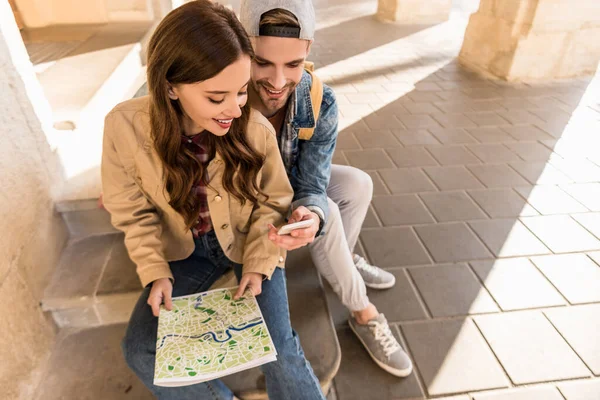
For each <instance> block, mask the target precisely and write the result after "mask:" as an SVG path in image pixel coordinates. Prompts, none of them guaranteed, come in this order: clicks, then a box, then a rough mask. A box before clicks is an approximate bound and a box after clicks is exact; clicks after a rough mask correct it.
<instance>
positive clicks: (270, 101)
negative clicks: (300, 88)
mask: <svg viewBox="0 0 600 400" xmlns="http://www.w3.org/2000/svg"><path fill="white" fill-rule="evenodd" d="M252 86H253V88H254V91H255V92H256V93H258V97H259V98H260V101H261V102H262V103H263V106H264V107H265V108H266V109H267V110H268V112H269V115H273V114H275V113H276V112H277V111H279V110H280V109H282V108H283V107H285V105H286V104H287V101H288V100H289V98H290V96H291V95H292V92H293V90H294V89H295V87H296V86H297V83H295V82H288V83H287V84H286V85H285V86H284V88H283V89H282V91H283V95H282V96H281V97H279V98H272V96H270V94H269V93H268V92H267V90H266V89H271V90H273V87H272V86H271V85H269V84H268V83H266V81H265V80H260V81H257V82H256V83H253V85H252Z"/></svg>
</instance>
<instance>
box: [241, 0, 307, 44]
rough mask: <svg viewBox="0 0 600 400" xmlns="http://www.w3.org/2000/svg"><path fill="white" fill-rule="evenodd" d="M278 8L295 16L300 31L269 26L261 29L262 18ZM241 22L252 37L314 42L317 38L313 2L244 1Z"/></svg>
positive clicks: (301, 0) (297, 0)
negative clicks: (296, 39) (286, 38)
mask: <svg viewBox="0 0 600 400" xmlns="http://www.w3.org/2000/svg"><path fill="white" fill-rule="evenodd" d="M276 8H281V9H283V10H287V11H289V12H291V13H292V14H294V16H295V17H296V18H297V19H298V23H299V25H300V29H298V28H291V27H286V26H268V27H263V29H260V20H261V18H262V16H263V15H264V14H265V13H267V12H269V11H271V10H273V9H276ZM240 21H241V22H242V25H243V26H244V28H245V29H246V32H247V33H248V36H250V37H252V36H278V37H291V38H298V39H305V40H313V39H314V37H315V10H314V8H313V4H312V0H242V7H241V11H240Z"/></svg>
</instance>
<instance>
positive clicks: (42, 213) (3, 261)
mask: <svg viewBox="0 0 600 400" xmlns="http://www.w3.org/2000/svg"><path fill="white" fill-rule="evenodd" d="M0 93H2V95H1V96H0V182H2V183H1V186H2V194H0V232H2V235H1V236H0V298H1V299H3V300H4V304H3V307H0V321H2V322H1V324H2V327H1V328H0V330H1V331H2V340H1V341H0V360H1V361H0V387H1V388H2V389H1V390H2V395H1V396H2V398H6V399H33V398H34V390H35V388H36V386H37V384H38V383H39V381H40V379H41V378H42V372H43V367H44V363H45V362H46V360H47V359H48V355H49V354H50V351H51V349H52V346H53V344H54V339H55V329H54V324H53V323H52V321H50V320H49V319H48V318H47V317H46V316H45V315H44V313H43V312H42V310H41V309H40V306H39V302H40V300H41V298H42V294H43V291H44V288H45V286H46V285H47V284H48V282H49V280H50V278H51V276H52V273H53V271H54V268H55V266H56V264H57V262H58V260H59V257H60V254H61V251H62V248H63V246H64V243H65V241H66V239H67V231H66V229H65V226H64V223H63V222H62V220H61V218H60V216H59V215H58V214H57V213H56V212H55V211H54V204H53V201H52V195H51V192H52V190H53V188H54V187H57V186H59V185H61V184H62V182H63V177H62V171H61V166H60V163H59V160H58V159H57V155H56V154H55V153H54V152H53V151H52V149H51V148H50V146H49V144H48V142H47V140H46V137H45V134H44V131H43V127H44V125H46V126H48V125H49V124H48V123H46V124H44V125H43V124H42V121H41V119H43V118H45V117H48V116H49V114H48V111H49V110H50V108H49V107H48V106H47V103H46V104H41V103H45V101H44V100H43V91H42V89H41V87H40V85H39V83H37V78H36V76H35V72H34V70H33V66H32V65H31V62H30V61H29V55H28V54H27V51H26V50H25V45H24V44H23V40H22V39H21V35H20V33H19V29H18V28H17V24H16V22H15V19H14V17H13V14H12V12H11V9H10V6H9V4H8V2H6V1H0ZM55 185H56V186H55Z"/></svg>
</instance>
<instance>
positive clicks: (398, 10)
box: [376, 0, 452, 24]
mask: <svg viewBox="0 0 600 400" xmlns="http://www.w3.org/2000/svg"><path fill="white" fill-rule="evenodd" d="M451 8H452V0H378V2H377V14H376V17H377V19H379V20H380V21H383V22H399V23H406V24H435V23H439V22H444V21H446V20H447V19H448V17H449V15H450V9H451Z"/></svg>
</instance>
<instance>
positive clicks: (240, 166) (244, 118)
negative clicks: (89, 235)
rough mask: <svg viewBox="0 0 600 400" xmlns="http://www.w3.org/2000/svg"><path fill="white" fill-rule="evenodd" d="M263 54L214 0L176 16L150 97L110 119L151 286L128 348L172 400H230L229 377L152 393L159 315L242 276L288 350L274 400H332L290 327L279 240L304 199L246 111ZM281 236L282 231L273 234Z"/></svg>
mask: <svg viewBox="0 0 600 400" xmlns="http://www.w3.org/2000/svg"><path fill="white" fill-rule="evenodd" d="M251 57H252V47H251V44H250V41H249V39H248V37H247V36H246V33H245V32H244V29H243V28H242V26H241V25H240V23H239V22H238V20H237V18H236V16H235V14H234V13H233V12H231V11H229V10H227V9H226V8H224V7H222V6H220V5H218V4H216V3H212V2H211V1H209V0H197V1H192V2H190V3H187V4H185V5H183V6H181V7H179V8H177V9H176V10H174V11H172V12H171V13H170V14H169V15H167V17H166V18H165V19H164V20H163V21H162V22H161V23H160V25H159V26H158V28H157V30H156V32H155V33H154V35H153V36H152V39H151V40H150V45H149V49H148V88H149V96H145V97H141V98H137V99H133V100H130V101H127V102H125V103H122V104H120V105H118V106H117V107H115V109H114V110H112V111H111V112H110V113H109V114H108V116H107V117H106V124H105V135H104V146H103V157H102V183H103V190H104V199H103V200H104V206H105V207H106V209H107V210H108V211H109V212H110V213H111V216H112V223H113V224H114V225H115V227H117V228H118V229H120V230H122V231H123V232H124V233H125V243H126V245H127V249H128V251H129V255H130V257H131V259H132V260H133V261H134V262H135V263H136V265H137V272H138V274H139V277H140V280H141V281H142V284H143V286H144V287H145V288H144V290H143V292H142V295H141V297H140V299H139V301H138V303H137V305H136V307H135V309H134V311H133V314H132V316H131V320H130V321H129V326H128V328H127V333H126V335H125V339H124V340H123V352H124V355H125V359H126V361H127V363H128V365H129V366H130V368H131V369H132V370H133V371H134V372H135V373H136V374H137V375H138V376H139V378H140V379H141V380H142V381H143V382H144V384H145V385H146V386H147V387H148V388H150V390H151V391H152V392H153V393H154V394H155V395H156V396H157V397H158V398H159V399H160V400H164V399H169V400H170V399H176V400H187V399H194V400H198V399H211V400H212V399H215V400H231V399H232V398H234V396H233V393H232V392H231V390H229V388H227V387H226V386H225V385H224V384H223V383H222V382H221V381H211V382H206V383H201V384H197V385H193V386H186V387H179V388H166V387H158V386H154V385H153V383H152V382H153V375H154V360H155V348H156V335H157V321H158V320H157V318H156V316H157V315H158V312H159V307H160V304H161V303H164V305H165V307H166V308H167V309H170V308H171V297H172V296H182V295H186V294H191V293H196V292H200V291H204V290H207V289H208V288H209V287H210V286H211V285H212V284H213V283H214V282H215V281H216V280H217V279H218V278H219V277H220V276H222V275H223V273H224V272H225V271H226V270H227V269H228V268H230V267H232V266H233V267H234V269H235V271H236V274H237V276H238V279H240V288H239V290H238V292H237V293H236V297H239V296H241V295H242V294H243V293H244V291H245V290H251V291H252V292H253V294H254V295H255V296H257V301H258V304H259V306H260V308H261V311H262V313H263V316H264V319H265V322H266V324H267V326H268V328H269V331H270V333H271V336H272V339H273V342H274V344H275V347H276V349H277V352H278V356H277V361H276V362H272V363H268V364H265V365H264V366H263V367H261V368H262V370H263V372H264V374H265V377H266V384H267V391H268V395H269V398H270V399H271V400H284V399H285V400H294V399H298V400H300V399H302V400H307V399H308V400H310V399H324V397H323V394H322V392H321V389H320V387H319V382H318V380H317V379H316V377H315V375H314V373H313V371H312V369H311V367H310V365H309V363H308V362H307V361H306V359H305V357H304V353H303V352H302V349H301V347H300V344H299V342H298V339H297V336H296V334H295V332H294V331H293V330H292V328H291V326H290V320H289V311H288V303H287V296H286V289H285V275H284V271H283V264H284V261H285V257H284V254H283V253H281V252H280V250H279V249H278V248H277V247H276V246H275V245H274V244H273V243H272V242H271V241H270V240H269V239H268V232H269V228H268V226H272V225H281V224H282V223H283V222H284V215H285V214H286V213H287V212H288V209H289V206H290V202H291V199H292V189H291V187H290V185H289V182H288V179H287V176H286V172H285V169H284V166H283V163H282V161H281V158H280V156H279V151H278V148H277V140H276V138H275V135H274V132H273V129H272V127H271V126H270V125H269V124H268V122H267V120H266V119H265V118H264V117H262V116H261V115H260V113H258V112H255V111H251V110H250V108H249V106H248V105H247V104H246V100H247V94H246V90H247V86H248V81H249V80H250V62H251ZM272 229H273V228H272Z"/></svg>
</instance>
